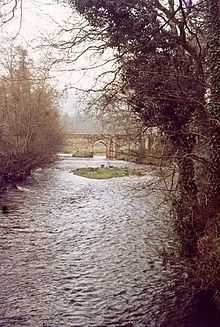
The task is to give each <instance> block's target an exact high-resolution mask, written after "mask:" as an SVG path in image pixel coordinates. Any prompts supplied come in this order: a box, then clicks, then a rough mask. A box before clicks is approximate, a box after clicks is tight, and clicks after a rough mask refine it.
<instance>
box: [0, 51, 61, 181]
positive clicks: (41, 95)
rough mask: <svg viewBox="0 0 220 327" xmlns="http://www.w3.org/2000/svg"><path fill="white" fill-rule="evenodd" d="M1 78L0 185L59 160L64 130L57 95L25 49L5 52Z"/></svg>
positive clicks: (45, 73) (21, 177)
mask: <svg viewBox="0 0 220 327" xmlns="http://www.w3.org/2000/svg"><path fill="white" fill-rule="evenodd" d="M2 68H3V69H2V74H1V76H0V121H1V124H0V185H1V186H2V187H3V185H4V184H5V183H8V182H14V181H16V180H18V179H23V178H25V176H26V175H27V174H29V173H30V172H31V170H32V169H34V168H36V167H39V166H41V165H43V164H45V163H48V162H51V161H53V160H54V159H55V158H56V153H57V152H58V151H59V150H60V149H61V144H62V128H61V124H60V118H59V109H58V97H57V93H56V91H55V90H54V89H53V88H51V87H50V85H49V84H48V83H47V78H46V75H47V72H46V71H44V72H43V73H42V71H38V70H37V68H36V67H35V66H34V63H33V61H32V60H31V59H30V58H29V57H28V54H27V51H26V50H25V49H23V48H21V47H16V48H15V47H14V48H13V47H12V48H11V49H9V48H8V49H4V54H2Z"/></svg>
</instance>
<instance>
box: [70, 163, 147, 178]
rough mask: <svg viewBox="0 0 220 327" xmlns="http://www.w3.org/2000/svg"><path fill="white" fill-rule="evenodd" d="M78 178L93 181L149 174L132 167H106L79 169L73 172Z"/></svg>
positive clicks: (144, 169)
mask: <svg viewBox="0 0 220 327" xmlns="http://www.w3.org/2000/svg"><path fill="white" fill-rule="evenodd" d="M71 172H72V173H74V174H75V175H77V176H81V177H86V178H92V179H109V178H113V177H124V176H144V175H146V174H147V173H149V170H148V169H146V168H131V167H113V166H104V165H101V166H100V167H95V168H93V167H87V168H78V169H74V170H72V171H71Z"/></svg>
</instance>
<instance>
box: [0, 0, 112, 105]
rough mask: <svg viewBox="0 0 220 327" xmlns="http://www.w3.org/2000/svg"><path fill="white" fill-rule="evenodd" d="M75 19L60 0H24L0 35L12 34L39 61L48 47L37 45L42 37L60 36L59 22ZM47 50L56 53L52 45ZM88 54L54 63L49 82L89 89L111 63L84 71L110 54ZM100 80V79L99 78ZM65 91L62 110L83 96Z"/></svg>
mask: <svg viewBox="0 0 220 327" xmlns="http://www.w3.org/2000/svg"><path fill="white" fill-rule="evenodd" d="M71 16H72V17H71ZM21 18H22V19H21ZM77 19H78V18H77V16H76V14H75V17H74V19H73V10H72V9H71V8H70V7H69V6H67V5H65V4H64V3H62V2H61V1H60V3H57V2H56V1H53V0H23V8H22V17H21V11H20V10H19V8H18V9H17V11H16V16H15V18H14V19H12V20H11V21H10V22H8V23H7V24H5V25H4V26H3V27H2V30H1V37H2V38H5V37H12V38H13V37H14V38H15V42H16V44H18V45H19V44H22V45H23V46H24V47H25V48H26V49H27V50H28V53H29V55H30V56H31V57H32V58H33V59H34V60H35V61H37V62H40V61H41V60H42V59H43V58H44V57H45V53H46V51H48V48H46V47H41V48H40V49H39V45H41V44H45V41H43V40H42V38H43V39H46V38H50V39H51V40H54V39H58V40H59V37H58V36H57V34H58V32H59V30H60V27H59V25H60V26H63V25H64V24H66V23H65V22H71V21H73V22H74V23H75V22H77ZM80 19H81V18H80ZM20 22H21V26H20ZM55 35H56V36H55ZM68 37H69V36H68ZM3 43H4V44H5V41H3ZM74 51H75V53H74V55H76V52H77V51H78V52H79V51H80V48H79V47H78V49H77V48H76V49H75V50H74ZM50 52H51V53H52V55H54V54H56V51H55V50H54V49H50ZM57 55H58V52H57ZM90 55H91V53H86V54H85V55H84V56H83V57H82V58H80V60H78V61H77V63H74V65H73V64H69V65H68V66H67V65H66V64H62V65H60V66H59V67H56V69H55V71H54V72H53V78H52V79H51V84H52V85H55V86H56V87H57V88H58V89H60V90H63V89H64V88H65V87H66V86H69V85H70V84H71V85H72V86H73V87H76V88H80V89H89V88H90V87H91V86H93V85H94V79H95V77H96V76H98V75H99V74H100V72H101V73H102V72H103V71H104V70H105V69H106V70H109V67H110V66H109V65H107V66H106V65H105V67H101V68H99V69H95V70H89V71H86V70H85V67H91V66H93V65H96V64H97V63H100V62H102V61H103V62H104V61H105V58H107V57H108V58H109V57H110V56H112V54H109V53H107V55H105V56H104V57H102V58H101V57H97V56H96V57H93V59H91V58H90ZM106 56H107V57H106ZM64 57H65V55H64ZM68 68H70V69H71V72H67V71H66V69H68ZM82 69H83V70H82ZM104 82H105V81H103V83H104ZM99 83H102V81H100V82H99ZM67 93H68V95H67V96H66V100H64V101H62V106H63V109H64V110H65V111H71V110H72V109H71V108H72V107H80V104H79V103H76V102H77V101H78V99H80V98H82V97H83V95H82V92H79V91H78V92H77V91H76V90H71V91H68V92H67ZM72 103H74V105H72Z"/></svg>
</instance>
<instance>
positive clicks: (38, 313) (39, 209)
mask: <svg viewBox="0 0 220 327" xmlns="http://www.w3.org/2000/svg"><path fill="white" fill-rule="evenodd" d="M62 159H63V160H60V161H59V162H57V163H56V164H53V165H51V166H50V167H47V168H45V169H38V170H36V171H35V172H34V173H33V176H32V177H30V178H28V179H27V180H26V181H25V182H24V183H23V184H22V185H19V188H18V189H11V190H9V191H8V193H7V194H5V195H4V197H3V198H2V199H1V205H7V206H8V208H9V213H8V214H1V216H0V234H1V235H0V247H1V252H0V262H1V270H0V275H1V283H0V326H4V327H6V326H16V327H21V326H30V327H42V326H48V327H67V326H71V327H77V326H79V327H84V326H85V327H86V326H91V327H93V326H96V327H98V326H99V327H104V326H115V327H116V326H124V327H125V326H126V327H129V326H134V327H144V326H186V324H185V323H184V316H185V310H182V309H183V306H184V305H185V302H186V301H185V298H184V296H185V295H184V293H183V292H184V285H183V282H184V280H185V278H186V273H185V271H184V269H183V267H172V268H171V267H169V266H166V265H164V262H163V259H162V258H161V257H160V256H159V255H158V252H159V251H160V249H161V245H162V244H164V242H165V243H167V242H169V241H166V240H168V239H169V234H168V232H169V218H168V216H167V214H166V213H167V210H168V209H167V207H166V206H165V205H164V204H161V205H159V206H158V204H159V203H160V202H161V195H160V194H158V192H157V193H152V192H150V191H149V189H148V188H147V187H146V185H147V183H148V181H151V180H152V177H149V176H146V177H141V178H140V177H139V178H135V177H132V178H131V177H125V178H116V179H111V180H89V179H86V178H82V177H79V176H74V175H73V174H72V173H70V170H71V169H73V168H79V167H85V166H93V167H95V166H98V165H100V164H101V163H105V164H106V165H108V164H110V165H113V164H114V165H118V166H121V165H128V163H126V162H120V161H108V160H105V161H103V160H100V159H97V158H96V159H73V158H71V157H68V156H66V157H63V158H62ZM129 165H134V164H129ZM180 280H181V282H180ZM177 293H178V296H177ZM180 301H182V303H181V302H180ZM184 301H185V302H184ZM188 326H193V325H188Z"/></svg>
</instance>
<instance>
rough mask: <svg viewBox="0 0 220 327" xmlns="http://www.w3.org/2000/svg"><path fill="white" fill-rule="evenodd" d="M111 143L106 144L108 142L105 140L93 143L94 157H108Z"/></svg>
mask: <svg viewBox="0 0 220 327" xmlns="http://www.w3.org/2000/svg"><path fill="white" fill-rule="evenodd" d="M108 143H109V142H106V140H103V139H97V140H95V141H94V142H93V151H92V152H93V157H94V156H95V155H100V156H105V157H106V158H107V157H108V152H109V148H108V147H109V144H108Z"/></svg>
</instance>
